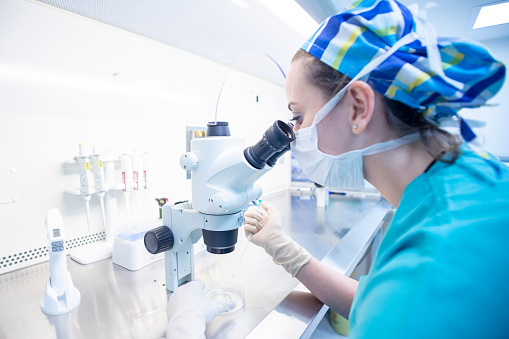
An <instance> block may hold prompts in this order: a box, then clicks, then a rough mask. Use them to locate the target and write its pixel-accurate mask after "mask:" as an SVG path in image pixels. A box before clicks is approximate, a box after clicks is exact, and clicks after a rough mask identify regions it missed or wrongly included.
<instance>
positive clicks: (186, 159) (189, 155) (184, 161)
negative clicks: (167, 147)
mask: <svg viewBox="0 0 509 339" xmlns="http://www.w3.org/2000/svg"><path fill="white" fill-rule="evenodd" d="M180 167H182V169H183V170H185V171H194V170H195V169H197V168H198V156H197V155H196V153H193V152H186V153H184V154H182V156H181V157H180Z"/></svg>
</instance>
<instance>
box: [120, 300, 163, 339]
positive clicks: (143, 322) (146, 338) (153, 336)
mask: <svg viewBox="0 0 509 339" xmlns="http://www.w3.org/2000/svg"><path fill="white" fill-rule="evenodd" d="M167 325H168V313H167V311H166V307H164V306H157V307H152V308H149V309H147V310H143V311H141V312H139V313H137V314H136V315H135V316H134V317H133V319H132V320H131V323H130V324H129V327H130V328H131V336H132V337H133V338H136V339H161V338H166V326H167Z"/></svg>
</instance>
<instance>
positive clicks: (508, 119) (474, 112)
mask: <svg viewBox="0 0 509 339" xmlns="http://www.w3.org/2000/svg"><path fill="white" fill-rule="evenodd" d="M481 43H482V44H483V45H485V46H486V47H488V48H489V49H490V51H491V52H492V54H493V56H494V57H495V58H496V59H498V60H500V61H502V62H503V63H504V64H505V65H506V67H507V66H509V38H501V39H493V40H485V41H482V42H481ZM506 72H507V71H506ZM508 76H509V75H508V74H506V80H505V82H504V85H503V86H502V88H501V89H500V91H499V92H498V94H497V95H496V96H495V97H493V98H492V99H491V100H490V101H489V103H492V104H497V106H494V107H481V108H477V109H471V110H469V109H464V110H462V111H461V112H460V113H461V115H462V116H463V117H465V118H470V119H475V120H481V121H485V122H486V126H485V127H483V128H481V129H474V130H475V132H476V133H477V134H478V135H480V136H482V137H484V138H485V144H484V148H485V149H486V150H487V151H489V152H491V153H492V154H494V155H496V156H499V157H509V133H508V130H507V128H508V126H509V83H508V80H507V78H508Z"/></svg>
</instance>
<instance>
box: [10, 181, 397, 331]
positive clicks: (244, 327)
mask: <svg viewBox="0 0 509 339" xmlns="http://www.w3.org/2000/svg"><path fill="white" fill-rule="evenodd" d="M264 199H265V200H266V201H268V202H269V203H270V204H272V205H273V206H274V207H276V208H277V209H278V210H279V211H280V212H281V214H282V220H283V228H284V231H285V232H286V233H287V234H288V235H290V236H291V237H292V238H293V239H294V240H295V241H297V242H298V243H300V244H301V245H302V246H304V247H305V248H306V249H307V250H308V251H309V252H310V253H311V254H312V255H313V256H314V257H315V258H317V259H319V260H321V261H322V262H323V263H325V264H326V265H328V266H329V267H331V268H332V269H334V270H336V271H338V272H339V273H341V274H344V275H350V273H351V272H352V271H353V269H354V268H355V267H356V265H357V264H358V263H359V262H360V260H361V259H362V258H363V256H364V255H365V254H366V252H367V251H368V249H369V247H370V246H371V245H372V244H374V243H377V242H379V241H380V238H381V235H380V234H381V229H382V227H383V225H384V223H385V224H386V223H388V222H389V221H388V218H389V216H390V215H391V210H392V209H391V207H390V205H389V204H388V203H387V202H386V201H385V200H383V199H370V198H362V197H357V198H356V197H349V196H342V195H330V199H329V203H328V205H327V206H326V207H318V206H317V200H316V199H315V198H314V196H313V195H311V194H308V193H303V192H291V191H283V192H279V193H275V194H272V195H269V196H267V197H265V198H264ZM246 244H247V239H246V238H245V237H244V235H243V232H242V230H240V231H239V239H238V243H237V245H236V250H235V251H234V252H232V253H229V254H223V255H216V254H210V253H208V252H207V251H201V252H198V253H196V254H195V267H196V278H197V279H200V280H203V282H204V283H205V285H206V286H207V285H208V284H211V283H213V282H220V281H231V279H232V273H233V271H234V270H235V267H236V266H237V263H238V262H239V260H240V257H241V255H242V252H243V250H244V248H245V247H246ZM67 264H68V270H69V272H70V274H71V276H72V279H73V282H74V285H75V286H76V287H77V289H78V290H79V291H80V293H81V303H80V305H79V306H78V307H77V308H76V309H74V310H73V311H71V312H70V313H67V314H63V315H58V316H47V315H45V314H43V313H42V311H41V310H40V305H39V302H40V299H41V297H42V295H43V293H44V289H45V285H46V278H47V277H48V275H49V271H50V270H49V263H48V262H45V263H42V264H38V265H34V266H30V267H28V268H24V269H20V270H17V271H13V272H10V273H6V274H3V275H1V276H0V305H1V308H0V338H58V339H60V338H69V339H79V338H108V339H113V338H130V337H131V335H130V322H131V320H132V319H133V317H134V316H135V315H136V314H138V313H139V312H144V311H146V310H148V309H151V308H154V307H158V306H165V305H166V303H167V297H168V294H167V291H166V287H165V278H164V277H165V272H164V260H160V261H157V262H155V263H152V264H150V265H148V266H146V267H144V268H142V269H140V270H138V271H129V270H127V269H125V268H123V267H120V266H117V265H115V264H113V263H112V261H111V258H110V259H105V260H101V261H98V262H95V263H92V264H89V265H81V264H78V263H76V262H74V261H73V260H71V259H69V258H68V259H67ZM234 281H235V282H236V283H238V284H240V285H241V286H243V287H244V289H245V306H244V308H243V309H242V310H240V311H239V312H237V313H235V314H231V315H220V316H218V317H216V318H215V319H214V320H213V321H211V322H210V323H209V324H208V325H207V329H206V333H205V334H206V337H207V338H235V339H237V338H308V337H309V336H310V335H311V334H312V333H313V331H314V330H315V328H316V326H317V325H318V324H319V323H320V321H321V320H322V318H323V316H324V314H325V313H326V312H327V310H328V307H327V306H326V305H323V304H322V303H321V302H320V301H318V300H317V299H316V298H315V297H314V296H313V295H312V294H311V293H309V291H308V290H307V289H306V288H305V287H304V286H303V285H302V284H300V283H299V282H298V280H296V279H295V278H292V277H291V276H290V275H289V274H288V273H287V272H286V271H285V270H284V269H283V268H282V267H280V266H277V265H275V264H274V263H273V262H272V260H271V258H270V257H269V256H268V255H267V254H266V253H265V252H264V251H263V249H261V248H260V247H258V246H255V245H252V244H251V245H249V246H247V249H246V251H245V255H244V258H243V260H242V264H241V265H240V267H239V270H238V272H237V275H236V277H235V280H234Z"/></svg>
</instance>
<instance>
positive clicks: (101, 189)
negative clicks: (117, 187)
mask: <svg viewBox="0 0 509 339" xmlns="http://www.w3.org/2000/svg"><path fill="white" fill-rule="evenodd" d="M92 159H93V163H94V177H95V192H96V194H97V197H98V198H99V202H100V204H101V215H102V219H103V226H104V227H105V228H106V212H105V210H104V196H105V195H106V191H107V188H106V182H105V180H104V166H103V160H102V154H101V152H100V151H99V149H98V147H96V146H92Z"/></svg>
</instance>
